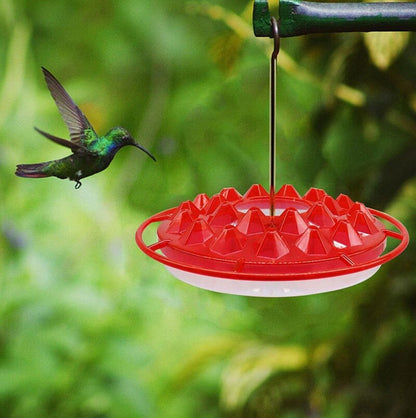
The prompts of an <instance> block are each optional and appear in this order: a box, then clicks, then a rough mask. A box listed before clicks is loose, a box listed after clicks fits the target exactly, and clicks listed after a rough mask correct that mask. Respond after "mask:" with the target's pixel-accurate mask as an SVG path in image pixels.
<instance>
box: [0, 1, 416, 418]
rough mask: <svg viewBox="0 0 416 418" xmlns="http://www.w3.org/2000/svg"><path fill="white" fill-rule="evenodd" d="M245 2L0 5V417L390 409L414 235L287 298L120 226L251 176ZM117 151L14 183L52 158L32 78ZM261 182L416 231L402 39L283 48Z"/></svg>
mask: <svg viewBox="0 0 416 418" xmlns="http://www.w3.org/2000/svg"><path fill="white" fill-rule="evenodd" d="M251 7H252V5H251V2H250V3H249V4H247V3H246V2H242V1H241V0H240V1H237V0H223V1H221V0H217V1H215V0H209V1H205V2H190V3H188V2H170V1H168V0H159V1H157V2H145V1H133V0H125V1H122V2H120V1H118V2H117V1H114V0H102V1H100V2H82V1H81V0H73V1H72V2H65V1H52V0H43V1H40V0H30V1H24V0H21V1H12V0H2V1H1V2H0V62H1V64H2V65H0V173H1V176H0V188H1V199H0V215H1V218H0V228H1V229H0V411H1V412H0V415H1V416H7V417H9V416H10V417H55V416H56V417H79V416H82V417H97V418H98V417H132V416H143V417H194V416H197V414H200V415H202V416H204V417H220V416H227V417H274V416H282V417H305V416H311V417H312V416H313V417H409V416H412V413H413V412H414V410H415V408H416V396H415V395H416V389H415V388H416V361H415V358H416V339H415V335H416V333H415V331H416V329H415V328H416V327H415V313H416V312H415V309H416V276H415V273H416V271H415V262H414V260H415V254H416V250H415V245H414V243H413V241H412V240H411V242H410V245H409V248H408V249H407V251H406V252H405V253H404V254H403V255H401V256H400V257H399V258H398V259H396V260H394V261H392V262H390V263H389V264H387V265H386V266H384V267H383V268H382V269H381V270H380V271H379V272H378V273H377V275H376V276H375V277H374V278H372V279H371V280H370V281H368V282H366V283H364V284H361V285H359V286H356V287H353V288H349V289H345V290H342V291H338V292H334V293H329V294H322V295H316V296H308V297H302V298H295V299H291V298H288V299H275V300H269V299H257V298H245V297H238V296H232V295H222V294H215V293H211V292H208V291H203V290H200V289H196V288H193V287H190V286H187V285H185V284H183V283H181V282H179V281H177V280H175V279H173V278H172V277H170V276H169V275H168V274H167V272H166V271H165V270H164V269H163V268H162V267H161V266H160V265H157V263H155V262H153V261H152V260H151V259H149V258H147V257H146V256H144V255H143V254H142V253H141V252H140V251H139V250H138V249H137V247H136V245H135V243H134V233H135V230H136V228H137V227H138V225H139V224H140V223H141V222H142V221H143V220H145V219H146V218H147V217H149V216H150V215H151V214H153V213H155V212H159V211H161V210H164V209H166V208H168V207H172V206H176V205H177V204H178V203H179V202H181V201H183V200H186V199H192V198H193V197H194V196H195V195H196V194H197V193H200V192H205V193H207V194H209V195H212V194H214V193H217V192H218V191H219V190H221V189H222V188H223V187H229V186H232V187H235V188H237V189H238V190H239V191H240V192H241V193H244V192H245V191H246V190H247V189H248V188H249V186H250V185H251V184H253V183H261V184H263V185H267V161H268V160H267V153H268V146H267V137H268V56H269V52H270V48H271V43H270V40H267V39H256V38H255V37H254V36H253V35H252V31H251V17H250V14H251ZM41 65H42V66H45V67H46V68H48V69H49V70H50V71H51V72H52V73H54V74H55V75H56V76H57V77H58V78H59V79H60V80H61V81H62V82H63V84H64V85H65V87H66V88H67V89H68V91H69V92H70V94H71V95H72V96H73V97H74V99H75V100H76V101H77V103H78V104H79V105H80V106H81V108H82V109H83V110H84V112H85V113H86V114H87V116H88V118H89V119H90V120H91V122H92V123H93V125H94V126H95V127H96V129H97V131H98V132H100V133H104V132H106V130H108V129H109V128H110V127H112V126H115V125H121V126H125V127H126V128H128V129H129V130H130V131H131V132H132V133H133V134H134V135H135V136H136V137H137V138H139V140H140V142H141V143H142V144H143V145H144V146H145V147H147V148H149V149H150V150H151V151H152V152H153V153H154V154H155V155H156V156H157V158H158V163H157V164H154V163H153V162H152V161H151V160H150V159H148V158H145V156H144V155H143V154H141V153H139V152H135V151H134V150H132V149H123V150H122V151H120V153H119V154H118V155H117V157H116V159H115V160H114V162H113V163H112V165H111V167H110V168H108V169H107V170H106V171H105V172H103V173H100V174H98V175H97V176H95V177H91V178H88V179H85V180H84V182H83V186H82V187H81V189H80V190H74V187H73V183H70V182H68V181H61V180H58V179H54V178H51V179H42V180H26V179H21V178H17V177H15V176H14V174H13V173H14V167H15V164H17V163H24V162H37V161H44V160H48V159H55V158H60V157H62V156H64V155H65V154H66V153H67V151H66V150H65V149H60V148H59V147H57V146H56V145H54V144H52V143H50V142H49V141H46V140H44V139H42V137H40V136H39V135H37V134H36V133H35V132H34V131H33V126H38V127H40V128H41V129H46V130H47V131H50V132H53V133H55V134H57V135H61V136H65V135H67V133H66V130H65V126H64V124H63V122H62V121H61V119H60V117H59V115H58V112H57V109H56V107H55V105H54V103H53V101H52V99H51V97H50V96H49V93H48V91H47V89H46V86H45V84H44V81H43V79H42V76H41V72H40V66H41ZM279 66H280V68H279V72H278V124H279V127H278V162H277V165H278V183H280V184H283V183H291V184H293V185H294V186H295V187H296V188H297V189H298V190H299V192H301V193H305V192H306V191H307V190H308V189H309V187H311V186H315V187H322V188H324V189H325V190H326V191H327V192H328V193H330V194H332V195H333V196H336V195H338V193H346V194H348V195H350V196H351V197H352V198H353V199H354V200H359V201H363V202H365V204H366V205H367V206H369V207H374V208H376V209H379V210H385V211H388V212H389V213H390V214H392V215H393V216H395V217H397V218H399V219H400V220H401V221H402V222H403V223H405V224H406V226H407V227H408V229H409V232H410V234H411V236H414V234H415V232H416V199H415V198H416V179H415V174H416V173H415V161H416V146H415V144H416V142H415V139H416V138H415V135H416V115H415V113H416V93H415V92H416V90H415V85H416V79H415V74H416V43H415V38H414V36H413V35H409V34H399V33H396V34H374V33H369V34H337V35H314V36H306V37H302V38H296V39H285V40H283V41H282V51H281V53H280V55H279Z"/></svg>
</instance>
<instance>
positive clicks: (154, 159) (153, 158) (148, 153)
mask: <svg viewBox="0 0 416 418" xmlns="http://www.w3.org/2000/svg"><path fill="white" fill-rule="evenodd" d="M133 145H134V146H135V147H137V148H139V149H141V150H142V151H143V152H145V153H146V154H147V155H148V156H149V157H150V158H151V159H152V160H153V161H156V158H155V157H153V155H152V154H150V152H149V151H148V150H147V149H146V148H143V147H142V146H141V145H139V144H138V143H137V142H135V143H134V144H133Z"/></svg>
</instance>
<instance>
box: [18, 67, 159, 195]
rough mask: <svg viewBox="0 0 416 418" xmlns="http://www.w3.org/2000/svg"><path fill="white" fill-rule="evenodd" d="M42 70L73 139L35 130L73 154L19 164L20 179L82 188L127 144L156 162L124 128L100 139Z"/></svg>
mask: <svg viewBox="0 0 416 418" xmlns="http://www.w3.org/2000/svg"><path fill="white" fill-rule="evenodd" d="M42 71H43V74H44V76H45V80H46V84H47V86H48V88H49V91H50V92H51V95H52V97H53V99H54V100H55V103H56V105H57V106H58V109H59V111H60V113H61V115H62V117H63V119H64V121H65V123H66V125H67V127H68V130H69V134H70V138H71V139H70V141H68V140H66V139H63V138H59V137H56V136H54V135H51V134H49V133H47V132H44V131H42V130H40V129H37V128H35V129H36V130H37V131H38V132H39V133H40V134H42V135H43V136H45V137H46V138H48V139H50V140H52V141H54V142H56V143H57V144H60V145H63V146H65V147H68V148H70V149H71V150H72V152H73V154H71V155H69V156H68V157H65V158H62V159H60V160H53V161H47V162H44V163H37V164H19V165H18V166H17V168H16V173H15V174H16V175H17V176H20V177H32V178H40V177H49V176H55V177H58V178H61V179H65V178H69V180H73V181H75V182H76V185H75V188H79V187H80V186H81V182H80V181H79V180H80V179H82V178H84V177H88V176H91V175H93V174H96V173H98V172H100V171H102V170H104V169H105V168H107V167H108V165H109V164H110V163H111V161H112V159H113V158H114V156H115V155H116V153H117V151H118V150H119V149H120V148H122V147H124V146H126V145H133V146H135V147H137V148H139V149H141V150H142V151H144V152H145V153H146V154H148V155H149V156H150V157H151V158H152V159H153V160H155V158H154V157H153V156H152V155H151V154H150V153H149V151H147V150H146V149H145V148H143V147H142V146H141V145H139V144H138V143H136V142H135V140H134V139H133V138H132V137H131V135H130V134H129V133H128V132H127V130H126V129H124V128H121V127H116V128H112V129H110V131H109V132H107V133H106V134H105V135H104V136H98V135H97V134H96V132H95V131H94V128H93V127H92V126H91V124H90V122H89V121H88V119H87V118H86V117H85V115H84V114H83V113H82V111H81V110H80V108H79V107H78V106H77V105H76V104H75V103H74V101H73V100H72V99H71V97H70V96H69V94H68V93H67V92H66V91H65V89H64V88H63V87H62V85H61V84H60V83H59V81H58V80H57V79H56V78H55V77H54V76H53V75H52V74H51V73H50V72H49V71H48V70H46V69H45V68H43V67H42Z"/></svg>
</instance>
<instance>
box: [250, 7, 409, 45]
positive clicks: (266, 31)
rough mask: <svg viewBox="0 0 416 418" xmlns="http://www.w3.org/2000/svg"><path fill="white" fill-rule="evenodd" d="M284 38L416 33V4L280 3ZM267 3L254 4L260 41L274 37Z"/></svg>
mask: <svg viewBox="0 0 416 418" xmlns="http://www.w3.org/2000/svg"><path fill="white" fill-rule="evenodd" d="M278 14H279V16H278V18H279V35H280V37H281V38H288V37H292V36H299V35H307V34H311V33H332V32H371V31H416V2H411V3H405V2H401V3H396V2H394V3H393V2H392V3H371V2H369V3H315V2H310V1H301V0H280V1H279V8H278ZM270 21H271V15H270V11H269V4H268V1H267V0H254V9H253V28H254V34H255V35H256V36H258V37H273V31H272V26H271V23H270Z"/></svg>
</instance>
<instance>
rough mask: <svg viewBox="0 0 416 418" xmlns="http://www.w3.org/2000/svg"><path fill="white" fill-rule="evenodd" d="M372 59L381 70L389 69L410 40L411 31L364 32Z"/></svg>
mask: <svg viewBox="0 0 416 418" xmlns="http://www.w3.org/2000/svg"><path fill="white" fill-rule="evenodd" d="M363 36H364V42H365V45H366V46H367V49H368V52H369V54H370V57H371V60H372V61H373V63H374V64H375V65H376V66H377V67H378V68H379V69H380V70H387V68H389V67H390V66H391V65H392V64H393V62H394V61H395V60H396V59H397V58H398V57H399V56H400V55H401V53H402V52H403V51H404V49H405V48H406V46H407V44H408V42H409V36H410V33H409V32H366V33H364V34H363Z"/></svg>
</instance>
